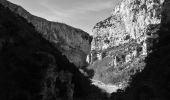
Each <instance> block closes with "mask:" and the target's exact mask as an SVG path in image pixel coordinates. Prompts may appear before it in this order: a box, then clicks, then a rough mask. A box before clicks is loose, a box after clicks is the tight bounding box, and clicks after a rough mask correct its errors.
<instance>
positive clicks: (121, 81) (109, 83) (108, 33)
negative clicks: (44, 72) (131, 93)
mask: <svg viewBox="0 0 170 100" xmlns="http://www.w3.org/2000/svg"><path fill="white" fill-rule="evenodd" d="M168 5H169V1H165V0H123V1H122V2H121V3H120V5H118V6H116V7H115V8H114V10H113V13H112V15H111V16H110V17H109V18H107V19H105V20H104V21H101V22H99V23H97V24H96V25H95V26H94V29H93V32H94V35H93V40H92V45H91V53H90V54H89V55H88V57H87V61H88V62H89V64H90V65H89V67H88V69H90V70H94V75H93V77H92V82H93V84H95V85H97V86H98V87H100V88H103V89H104V90H106V91H107V92H110V93H111V92H115V91H116V90H117V89H125V87H127V86H128V83H129V80H130V79H131V76H132V75H134V74H135V73H137V72H141V71H142V70H143V69H144V68H145V66H146V62H145V60H146V57H147V56H148V55H149V54H150V53H152V52H153V50H154V49H153V48H154V45H155V44H158V42H159V38H160V37H159V31H160V30H161V25H163V24H165V23H169V19H170V18H169V17H170V15H169V14H170V13H169V10H170V9H169V8H170V7H168ZM162 34H164V33H162Z"/></svg>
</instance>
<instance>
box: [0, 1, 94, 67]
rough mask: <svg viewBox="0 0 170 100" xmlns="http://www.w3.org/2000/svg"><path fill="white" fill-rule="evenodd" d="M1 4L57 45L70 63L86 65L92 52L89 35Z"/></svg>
mask: <svg viewBox="0 0 170 100" xmlns="http://www.w3.org/2000/svg"><path fill="white" fill-rule="evenodd" d="M0 3H1V4H2V5H4V6H5V7H7V8H9V9H10V10H11V11H13V12H15V13H16V14H18V15H20V16H22V17H23V18H25V19H26V20H27V21H28V22H29V23H31V24H33V26H34V27H35V28H36V30H37V31H38V32H40V33H41V34H42V36H43V37H44V38H46V39H47V40H49V41H50V42H52V43H53V44H54V45H56V47H57V48H58V49H59V50H60V51H62V53H63V55H66V56H67V58H68V59H69V60H70V62H72V63H74V64H75V65H76V66H78V67H82V66H85V65H86V61H85V60H86V55H87V54H88V52H89V51H90V43H91V40H92V37H91V36H90V35H89V34H88V33H86V32H84V31H82V30H80V29H77V28H73V27H71V26H69V25H66V24H63V23H58V22H52V21H48V20H46V19H43V18H40V17H37V16H34V15H32V14H31V13H29V12H28V11H26V10H25V9H24V8H22V7H21V6H18V5H15V4H12V3H10V2H9V1H7V0H1V1H0Z"/></svg>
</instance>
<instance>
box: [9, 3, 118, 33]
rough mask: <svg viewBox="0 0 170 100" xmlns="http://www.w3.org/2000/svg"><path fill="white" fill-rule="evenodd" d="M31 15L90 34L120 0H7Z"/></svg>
mask: <svg viewBox="0 0 170 100" xmlns="http://www.w3.org/2000/svg"><path fill="white" fill-rule="evenodd" d="M9 1H11V2H13V3H15V4H19V5H21V6H22V7H23V8H25V9H26V10H27V11H29V12H30V13H32V14H33V15H36V16H39V17H43V18H45V19H47V20H50V21H56V22H62V23H66V24H68V25H71V26H73V27H76V28H80V29H82V30H84V31H86V32H88V33H90V34H92V32H91V30H92V28H93V26H94V25H95V24H96V23H97V22H99V21H101V20H103V19H105V18H107V17H109V16H110V14H111V11H112V9H113V8H114V6H115V5H117V3H118V2H120V0H9Z"/></svg>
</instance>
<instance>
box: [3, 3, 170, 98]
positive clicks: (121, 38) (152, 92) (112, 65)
mask: <svg viewBox="0 0 170 100" xmlns="http://www.w3.org/2000/svg"><path fill="white" fill-rule="evenodd" d="M93 33H94V34H93V36H90V35H89V34H88V33H86V32H84V31H83V30H81V29H77V28H74V27H71V26H69V25H66V24H64V23H58V22H51V21H48V20H46V19H43V18H40V17H37V16H34V15H32V14H30V13H29V12H28V11H26V10H25V9H24V8H22V7H21V6H18V5H16V4H13V3H10V2H9V1H6V0H0V100H169V98H170V79H169V77H170V67H169V65H170V62H169V59H170V1H169V0H122V2H121V3H120V4H119V5H117V6H116V7H115V8H114V10H113V12H112V14H111V15H110V17H108V18H107V19H105V20H103V21H100V22H99V23H97V24H96V25H95V26H94V28H93Z"/></svg>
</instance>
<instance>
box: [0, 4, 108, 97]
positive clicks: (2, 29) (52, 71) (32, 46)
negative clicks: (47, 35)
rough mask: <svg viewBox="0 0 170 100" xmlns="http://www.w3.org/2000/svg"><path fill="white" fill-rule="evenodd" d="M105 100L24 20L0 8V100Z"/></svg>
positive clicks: (88, 81)
mask: <svg viewBox="0 0 170 100" xmlns="http://www.w3.org/2000/svg"><path fill="white" fill-rule="evenodd" d="M102 97H106V95H105V94H102V93H101V92H100V90H99V89H98V88H96V87H94V86H92V85H91V83H90V80H89V79H88V78H87V77H85V76H84V75H82V74H81V73H80V72H79V69H78V68H77V67H76V66H75V65H74V64H72V63H70V62H69V60H68V59H67V58H66V56H64V55H62V54H61V52H60V51H59V50H58V49H57V48H56V47H55V45H53V43H51V42H49V41H48V40H46V39H44V37H43V36H42V34H41V33H39V32H37V30H36V28H35V27H34V26H33V25H32V24H31V23H28V22H27V20H25V19H24V18H23V17H21V16H19V15H18V14H16V13H14V12H11V10H10V9H8V8H5V7H4V6H3V5H1V4H0V100H98V99H100V98H102Z"/></svg>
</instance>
